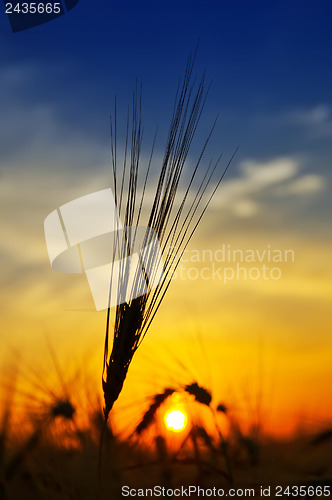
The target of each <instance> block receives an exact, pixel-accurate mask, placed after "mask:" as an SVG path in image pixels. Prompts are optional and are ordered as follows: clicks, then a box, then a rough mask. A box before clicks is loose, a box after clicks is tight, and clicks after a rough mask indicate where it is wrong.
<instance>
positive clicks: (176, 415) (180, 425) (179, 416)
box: [165, 410, 188, 432]
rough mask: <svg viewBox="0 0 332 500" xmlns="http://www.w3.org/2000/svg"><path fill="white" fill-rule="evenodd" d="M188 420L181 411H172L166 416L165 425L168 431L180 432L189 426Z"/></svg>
mask: <svg viewBox="0 0 332 500" xmlns="http://www.w3.org/2000/svg"><path fill="white" fill-rule="evenodd" d="M187 422H188V418H187V415H186V414H185V413H183V411H181V410H172V411H169V412H168V413H166V415H165V425H166V427H167V429H168V430H170V431H173V432H180V431H183V429H185V427H186V426H187Z"/></svg>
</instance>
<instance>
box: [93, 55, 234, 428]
mask: <svg viewBox="0 0 332 500" xmlns="http://www.w3.org/2000/svg"><path fill="white" fill-rule="evenodd" d="M195 57H196V53H195V54H194V55H189V58H188V61H187V65H186V70H185V75H184V78H183V82H182V85H181V84H180V86H179V89H178V92H177V95H176V99H175V104H174V110H173V115H172V118H171V125H170V129H169V134H168V138H167V141H166V148H165V153H164V157H163V160H162V162H161V167H160V169H159V177H157V179H158V180H157V183H156V186H155V188H154V197H153V202H152V206H150V207H147V206H146V204H145V200H144V197H145V193H146V190H147V186H148V178H149V174H150V169H151V165H152V159H153V151H154V147H155V141H156V137H155V140H154V142H153V145H152V151H151V155H150V159H149V161H148V164H147V165H146V168H145V174H144V175H143V177H142V185H143V187H142V189H141V190H140V186H139V178H140V175H139V174H140V171H141V165H140V164H141V161H140V153H141V146H142V134H143V132H142V130H143V127H142V122H141V108H142V105H141V100H142V97H141V89H138V88H137V86H136V91H135V92H134V94H133V105H132V118H131V120H130V119H129V113H128V117H127V127H126V136H125V149H124V161H123V165H121V167H120V166H119V164H118V158H117V118H116V105H115V113H114V118H113V119H112V120H111V155H112V171H113V190H114V197H115V203H116V206H117V209H118V213H119V216H120V219H121V221H122V223H123V230H121V231H122V232H121V237H119V231H115V232H114V246H113V248H115V249H116V252H117V255H119V257H118V259H119V260H118V261H117V262H126V261H127V260H128V259H130V256H131V255H132V254H133V253H134V249H135V244H136V239H137V231H138V229H137V228H138V226H139V225H140V224H141V225H142V221H141V219H142V214H143V212H146V210H147V211H148V214H147V218H146V221H145V224H144V226H145V228H146V229H145V234H144V238H143V240H144V243H145V245H147V247H149V244H150V243H151V239H152V238H156V239H157V241H158V247H159V251H158V252H155V251H153V250H152V251H151V253H150V254H149V256H148V266H149V272H145V274H143V276H142V272H140V269H139V266H140V265H141V263H140V262H139V263H138V264H137V269H136V271H135V272H134V280H133V282H132V283H131V284H130V285H129V284H128V267H127V266H126V265H120V266H119V268H117V270H115V268H114V269H112V272H111V278H110V298H109V305H110V304H111V303H113V304H114V303H116V304H118V305H117V306H116V307H115V310H113V311H111V307H109V308H108V311H107V320H106V337H105V350H104V365H103V383H102V385H103V391H104V400H105V407H104V415H105V420H107V418H108V415H109V412H110V411H111V409H112V407H113V404H114V402H115V401H116V400H117V398H118V397H119V394H120V392H121V390H122V387H123V384H124V381H125V379H126V376H127V372H128V368H129V365H130V363H131V360H132V358H133V356H134V354H135V352H136V350H137V349H138V347H139V346H140V344H141V342H142V340H143V338H144V336H145V334H146V332H147V330H148V329H149V326H150V325H151V322H152V320H153V318H154V316H155V314H156V313H157V311H158V308H159V306H160V304H161V302H162V300H163V298H164V296H165V293H166V292H167V289H168V287H169V285H170V282H171V279H172V276H173V274H174V272H175V270H176V268H177V266H178V264H179V262H180V259H181V256H182V254H183V252H184V251H185V249H186V247H187V245H188V243H189V241H190V239H191V238H192V236H193V234H194V232H195V230H196V228H197V226H198V224H199V222H200V220H201V219H202V217H203V215H204V213H205V211H206V209H207V207H208V205H209V203H210V201H211V199H212V197H213V195H214V194H215V192H216V190H217V188H218V186H219V184H220V182H221V180H222V178H223V176H224V174H225V172H226V170H227V168H228V166H229V164H230V162H231V161H232V158H231V160H230V161H229V163H228V165H227V166H226V167H225V168H224V170H223V172H222V173H220V172H219V174H218V173H217V167H218V165H219V162H220V158H221V156H219V158H218V159H217V160H216V161H215V162H213V161H212V160H211V161H210V163H209V164H208V165H206V166H205V167H203V166H202V163H203V157H204V153H205V152H206V148H207V145H208V143H209V140H210V137H211V135H212V132H213V130H214V128H215V125H216V120H217V118H216V120H215V121H214V123H213V124H212V126H211V129H210V131H209V133H208V134H207V138H206V140H205V142H204V144H203V145H202V148H201V153H200V154H199V157H198V159H197V161H196V163H195V164H194V166H193V167H192V171H191V173H190V175H189V178H188V180H187V181H184V179H183V177H184V176H183V170H184V167H185V163H186V159H187V156H188V153H189V151H190V147H191V145H192V141H193V138H194V136H195V133H196V130H197V126H198V123H199V121H200V118H201V114H202V111H203V108H204V105H205V100H206V97H207V91H206V90H205V75H204V74H203V75H202V77H201V79H200V80H199V81H198V82H196V78H193V75H192V73H193V67H194V62H195ZM234 154H235V153H234ZM233 156H234V155H233ZM214 174H215V176H216V178H214ZM181 180H182V181H184V182H183V183H182V184H183V185H182V189H181V194H180V193H179V189H178V188H179V185H180V181H181ZM212 180H213V182H211V181H212ZM209 187H210V188H211V189H210V190H209V192H208V188H209ZM150 188H152V186H150ZM139 193H140V194H139ZM114 255H115V253H114ZM160 259H161V260H162V267H163V273H162V276H161V277H160V279H158V284H157V285H156V286H151V280H150V278H151V276H152V281H153V279H154V277H155V276H156V274H157V270H158V269H159V268H160ZM145 262H146V261H145ZM145 271H146V268H145ZM114 272H116V276H115V278H114ZM113 278H114V279H115V280H116V282H117V283H118V286H117V288H116V290H115V291H114V286H113V285H114V283H112V280H113ZM154 285H155V284H154ZM128 288H129V289H128ZM124 289H126V293H124V291H123V290H124ZM140 289H144V293H142V294H141V296H137V294H135V293H134V291H137V290H140ZM128 292H129V293H128ZM112 294H113V296H112V297H111V295H112ZM114 294H115V295H117V296H116V297H114ZM128 296H129V298H128ZM130 297H133V298H130ZM114 299H116V300H114ZM112 328H113V333H114V334H113V344H112V349H111V352H110V353H109V343H110V332H111V329H112Z"/></svg>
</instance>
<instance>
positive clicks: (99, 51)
mask: <svg viewBox="0 0 332 500" xmlns="http://www.w3.org/2000/svg"><path fill="white" fill-rule="evenodd" d="M331 19H332V4H331V2H330V1H328V0H320V1H318V2H313V1H298V0H294V1H292V2H287V1H284V0H278V1H277V0H272V1H269V2H266V1H258V0H257V1H256V0H255V1H250V2H249V1H244V0H242V1H240V0H234V1H231V0H227V1H217V0H216V1H210V0H206V1H202V0H197V1H189V0H188V1H187V0H186V1H177V2H175V1H173V0H171V1H168V2H152V1H151V2H147V1H142V2H131V1H127V2H115V1H112V2H89V1H87V0H80V2H79V3H78V5H77V6H76V7H75V8H74V9H72V10H71V11H70V12H68V13H67V14H66V15H64V16H62V17H60V18H58V19H55V20H54V21H51V22H49V23H46V24H44V25H41V26H38V27H36V28H33V29H29V30H26V31H22V32H19V33H15V34H13V33H12V32H11V29H10V24H9V21H8V19H7V17H6V15H5V13H4V11H3V8H2V10H1V13H0V89H1V93H0V102H1V106H0V110H1V113H0V181H1V182H0V204H1V240H0V259H1V260H0V263H1V266H0V280H1V281H0V286H1V288H0V317H1V327H0V328H1V337H2V342H1V346H2V347H1V353H0V358H1V366H2V367H3V369H2V372H3V373H4V377H5V376H6V370H8V366H10V365H12V364H13V363H14V354H13V353H14V352H15V353H17V352H19V353H20V356H21V357H22V358H26V359H27V360H28V363H29V364H30V365H33V366H34V369H35V370H40V373H41V376H43V377H44V376H45V377H47V376H48V375H47V373H48V370H50V369H52V366H51V365H52V363H50V362H49V358H48V347H47V346H48V342H50V343H51V345H52V346H53V348H54V350H55V351H56V353H57V357H58V359H59V360H60V364H61V365H62V366H63V367H65V366H67V365H68V366H70V370H74V369H75V366H76V367H80V368H81V369H82V370H84V369H85V368H84V363H85V362H86V361H88V367H87V368H86V370H88V373H89V374H91V377H92V378H93V377H95V380H94V382H95V384H96V392H97V391H100V376H101V368H102V349H103V337H104V326H105V319H106V315H105V312H103V311H102V312H98V313H97V312H95V311H94V305H93V301H92V298H91V295H90V291H89V288H88V284H87V282H86V278H85V277H84V276H82V275H69V274H68V275H65V274H59V273H56V272H55V271H53V270H52V269H51V266H50V264H49V260H48V255H47V251H46V246H45V239H44V228H43V224H44V219H45V217H46V216H47V215H48V214H49V213H50V212H52V211H53V210H54V209H56V208H57V207H59V206H61V205H62V204H64V203H66V202H68V201H71V200H73V199H75V198H77V197H79V196H82V195H85V194H89V193H92V192H94V191H97V190H99V189H105V188H107V187H109V186H110V179H111V170H110V147H109V141H110V139H109V123H110V115H111V114H112V112H113V107H114V95H115V94H116V95H117V105H118V117H119V124H120V130H121V125H122V126H123V124H124V123H125V119H126V113H127V105H128V104H129V103H130V102H131V98H132V97H131V96H132V91H133V89H134V87H135V82H136V79H137V80H138V81H139V82H142V85H143V101H142V102H143V124H144V138H143V148H142V164H144V162H146V160H147V158H148V156H149V153H150V149H151V141H152V138H153V135H154V132H155V129H156V127H157V126H158V127H159V132H158V140H157V145H156V150H155V155H154V162H153V169H154V170H155V171H158V167H159V165H160V159H161V157H162V155H163V148H164V146H165V142H166V137H167V132H168V127H169V123H170V117H171V113H172V109H173V103H174V98H175V94H176V89H177V84H178V81H179V78H180V76H181V75H183V72H184V68H185V63H186V59H187V56H188V53H189V52H190V51H192V50H193V49H194V48H195V46H196V43H197V40H198V39H199V40H200V41H199V48H198V54H197V64H196V72H197V75H200V74H201V73H202V71H204V69H206V79H207V82H208V84H209V83H210V82H211V83H212V86H211V89H210V92H209V96H208V99H207V102H206V107H205V111H204V114H203V117H202V121H201V124H200V127H199V130H198V132H197V137H196V141H195V144H194V145H193V150H192V152H191V153H190V155H189V158H188V165H187V171H188V172H189V171H190V167H191V166H192V165H193V164H194V162H195V159H197V154H198V153H199V151H200V148H201V146H202V144H203V142H204V140H205V138H206V136H207V134H208V132H209V130H210V127H211V124H212V123H213V121H214V119H215V117H216V115H217V114H218V113H220V118H219V121H218V124H217V127H216V130H215V132H214V135H213V137H212V140H211V143H210V147H209V151H208V155H207V159H206V165H207V164H208V161H209V159H210V157H214V158H217V157H218V156H219V154H220V153H221V152H224V155H223V158H224V160H223V161H224V164H226V162H227V161H228V159H229V158H230V156H231V155H232V153H233V152H234V150H235V148H236V147H237V146H239V151H238V153H237V154H236V157H235V159H234V161H233V162H232V165H231V168H230V170H229V171H228V173H227V176H226V178H225V180H224V181H223V183H222V185H221V187H220V189H219V190H218V191H217V194H216V196H215V198H214V200H213V202H212V204H211V206H210V207H209V210H208V212H207V213H206V215H205V218H204V220H203V223H202V224H201V226H200V227H199V229H198V231H197V234H196V235H195V237H194V239H193V240H192V243H191V245H190V248H189V249H188V252H187V253H186V254H185V256H184V262H182V264H181V265H182V267H181V268H180V269H179V272H178V276H177V277H176V279H175V280H174V283H173V284H172V285H171V287H170V290H169V292H168V294H167V296H166V298H165V300H164V302H163V305H162V307H161V309H160V311H159V312H158V315H157V317H156V319H155V321H154V323H153V325H152V327H151V330H150V331H149V333H148V335H147V337H146V339H145V340H144V343H143V345H142V347H141V348H140V350H139V352H138V353H137V359H136V357H135V358H134V361H133V366H132V367H131V369H130V372H129V377H128V380H127V382H126V386H125V390H124V392H123V394H122V395H121V397H120V400H119V402H118V403H117V408H115V419H116V418H118V421H119V424H118V425H119V427H121V421H122V424H123V422H127V420H128V421H129V422H130V424H129V425H133V426H134V425H135V424H136V423H137V422H136V420H135V421H133V419H134V417H133V415H134V416H135V418H136V412H135V413H133V412H132V410H128V408H129V407H130V406H131V402H133V404H132V406H133V407H135V404H136V401H137V404H139V401H138V399H140V401H141V403H142V401H143V404H144V401H146V400H145V397H146V395H147V394H150V395H151V394H153V393H154V392H157V391H158V390H160V389H161V388H162V387H165V386H166V385H170V384H172V381H174V380H177V382H178V383H179V384H180V385H181V383H182V381H181V380H180V378H181V377H182V376H183V383H190V382H191V381H193V379H194V378H196V379H197V381H198V382H200V383H202V384H205V385H206V386H209V387H210V388H211V390H212V392H213V395H214V398H215V402H216V403H219V402H220V401H224V402H225V403H226V404H228V405H229V406H230V407H231V408H233V410H234V412H235V413H236V414H237V416H238V417H239V418H241V419H243V420H244V421H246V422H247V423H248V422H250V419H252V418H253V412H254V413H255V411H256V410H255V408H256V407H257V401H261V405H262V419H263V422H264V424H265V425H266V428H267V430H268V431H269V432H271V433H273V434H282V433H287V432H289V431H291V430H294V429H295V428H297V427H300V426H301V425H302V426H303V427H304V428H307V427H310V426H315V427H316V426H320V425H323V424H324V423H326V422H331V420H332V396H331V390H330V387H331V379H332V365H331V363H330V360H331V349H332V338H331V331H332V321H331V305H332V304H331V302H332V294H331V278H332V269H331V209H332V196H331V182H332V175H331V157H332V99H331V88H332V66H331V54H332V34H331ZM123 143H124V133H123V134H120V133H119V137H118V144H119V148H120V149H121V146H123ZM149 189H150V191H149V192H152V191H153V185H151V184H150V186H149ZM149 192H148V194H149ZM227 250H229V253H227ZM234 250H237V252H235V254H233V251H234ZM285 251H288V253H286V254H285ZM241 255H242V256H243V259H241ZM248 255H250V256H251V258H247V260H246V261H245V262H242V261H241V260H245V257H246V256H248ZM273 258H274V259H275V260H273ZM248 260H249V261H248ZM263 265H264V266H265V267H267V268H268V270H266V269H265V272H266V273H267V274H266V275H265V277H264V276H263V271H262V270H261V268H262V266H263ZM239 268H241V269H240V270H239ZM253 268H254V270H253ZM226 269H227V270H226ZM271 269H272V270H273V269H274V271H272V273H274V274H271ZM180 271H181V272H182V275H180ZM46 339H48V340H46ZM66 370H67V369H65V368H64V371H65V372H66ZM151 380H154V383H152V384H151ZM137 391H140V393H141V394H142V396H141V397H140V398H138V397H137ZM141 403H140V404H141ZM140 407H141V406H140ZM126 408H127V409H126ZM116 412H117V413H116ZM123 415H126V418H124V417H123Z"/></svg>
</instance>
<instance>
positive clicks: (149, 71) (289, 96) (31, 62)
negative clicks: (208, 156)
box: [0, 0, 332, 170]
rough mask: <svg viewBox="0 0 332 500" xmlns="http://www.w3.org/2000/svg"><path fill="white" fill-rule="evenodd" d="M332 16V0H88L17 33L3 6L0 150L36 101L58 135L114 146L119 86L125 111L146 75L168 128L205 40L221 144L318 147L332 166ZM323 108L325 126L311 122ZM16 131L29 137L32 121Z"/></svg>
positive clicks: (153, 120)
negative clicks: (111, 128) (12, 118)
mask: <svg viewBox="0 0 332 500" xmlns="http://www.w3.org/2000/svg"><path fill="white" fill-rule="evenodd" d="M331 22H332V3H331V2H330V1H329V0H325V1H323V0H318V1H303V0H302V1H294V0H293V1H285V0H271V1H266V0H264V1H257V0H256V1H249V0H245V1H244V0H242V1H239V0H227V1H223V0H221V1H209V0H206V1H202V0H200V1H197V0H190V1H189V0H186V1H168V2H162V1H158V2H156V1H153V2H152V1H141V2H131V1H127V2H126V1H122V2H119V1H117V2H116V1H109V2H108V1H107V2H106V1H100V0H99V1H93V2H92V1H88V0H80V2H79V4H78V5H77V6H76V7H75V8H74V9H73V10H72V11H70V12H69V13H67V14H66V15H65V16H62V17H60V18H58V19H56V20H54V21H51V22H49V23H46V24H44V25H42V26H39V27H36V28H33V29H30V30H26V31H22V32H19V33H16V34H13V33H11V30H10V26H9V22H8V19H7V18H6V15H5V14H4V12H2V13H1V16H0V33H1V34H0V64H1V67H0V71H1V75H2V78H1V80H0V84H1V86H2V95H1V98H0V104H1V107H2V111H3V113H2V116H3V118H2V120H1V130H2V131H3V130H4V128H5V129H6V130H5V132H6V133H5V136H6V140H5V141H4V139H3V137H4V135H3V134H2V142H4V144H2V153H1V154H4V153H5V151H6V149H8V148H9V149H10V148H12V145H11V143H10V142H11V141H10V140H9V139H10V137H13V135H14V130H15V127H14V128H13V130H12V131H11V132H10V130H9V128H8V127H10V125H6V122H7V121H8V120H7V119H6V117H7V116H8V114H13V113H14V114H15V113H16V114H17V113H19V112H21V113H22V120H23V121H24V113H25V111H26V110H27V109H30V110H31V109H33V108H34V107H43V106H44V107H47V108H49V109H51V110H52V112H53V114H54V117H55V118H56V120H57V121H58V126H59V127H58V128H59V130H60V129H61V131H62V132H60V135H61V133H62V134H63V135H64V136H66V138H68V137H70V135H71V134H75V135H77V134H79V135H80V134H81V135H82V137H83V138H84V137H89V138H90V139H91V138H94V140H95V141H97V142H99V141H100V142H101V144H104V143H105V141H108V123H109V114H110V113H111V112H112V106H113V96H114V94H115V93H117V95H118V101H119V103H120V104H119V107H120V110H121V105H122V106H123V110H125V109H126V105H127V102H128V101H130V96H131V91H132V89H133V87H134V84H135V79H136V78H138V79H139V80H140V81H142V83H143V104H144V116H143V121H144V123H145V126H146V129H147V130H148V131H151V133H152V131H153V130H154V127H155V126H156V125H159V126H160V127H161V132H163V127H164V128H165V130H166V128H167V127H166V124H168V121H169V116H170V113H171V106H172V103H173V99H174V95H175V90H176V86H177V82H178V78H179V76H180V75H181V74H182V73H183V70H184V66H185V61H186V57H187V55H188V53H189V51H190V50H192V49H193V48H194V47H195V44H196V41H197V39H198V38H200V46H199V51H198V57H197V72H198V73H200V71H201V70H202V69H204V68H205V67H206V69H207V80H208V81H210V80H211V81H212V82H213V85H212V89H211V93H210V98H209V101H208V104H207V107H206V115H205V116H206V121H204V120H203V127H205V125H207V124H208V123H210V122H211V121H212V119H213V117H214V116H215V115H216V113H218V112H220V113H221V116H222V119H221V122H220V129H219V130H218V137H217V139H215V144H214V146H213V147H214V148H215V149H216V150H217V149H218V148H220V149H225V150H226V151H227V152H231V151H232V150H233V149H234V147H235V146H236V145H237V144H240V146H241V149H240V153H239V156H238V158H239V159H241V158H248V157H251V158H256V159H262V158H268V157H273V156H278V155H279V156H280V155H292V154H309V155H314V156H315V158H316V159H319V162H320V166H319V169H323V170H326V169H327V168H328V163H329V158H330V153H331V147H330V143H331V135H332V130H331V128H332V125H331V124H332V121H331V109H330V106H331V88H332V65H331V54H332V34H331ZM8 75H9V76H8ZM13 75H14V76H13ZM320 106H321V107H323V112H322V114H323V117H321V118H322V119H321V120H320V123H319V127H320V128H319V130H318V132H317V133H315V131H313V130H309V128H310V126H311V125H312V124H314V125H315V118H314V119H313V121H312V120H311V118H312V114H313V116H314V117H315V110H316V111H317V109H318V115H319V107H320ZM324 113H325V114H324ZM301 117H302V118H303V120H302V122H301ZM35 125H36V126H37V124H35ZM31 126H32V127H33V126H34V124H31ZM17 129H18V131H17V133H18V134H21V136H22V137H21V140H22V147H23V143H24V131H21V132H19V129H20V127H19V125H18V124H17ZM27 133H28V131H27ZM9 136H10V137H9Z"/></svg>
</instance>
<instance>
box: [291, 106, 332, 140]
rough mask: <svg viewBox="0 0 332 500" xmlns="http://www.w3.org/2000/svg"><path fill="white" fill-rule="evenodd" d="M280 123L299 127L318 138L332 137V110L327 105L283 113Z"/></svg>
mask: <svg viewBox="0 0 332 500" xmlns="http://www.w3.org/2000/svg"><path fill="white" fill-rule="evenodd" d="M281 121H283V122H284V123H286V124H289V125H293V126H296V127H301V128H304V129H306V130H308V131H309V132H310V133H312V134H313V135H315V136H318V137H331V136H332V108H331V106H330V105H328V104H317V105H316V106H312V107H308V108H298V109H294V110H291V111H289V112H287V113H285V114H284V115H283V116H282V119H281Z"/></svg>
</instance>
